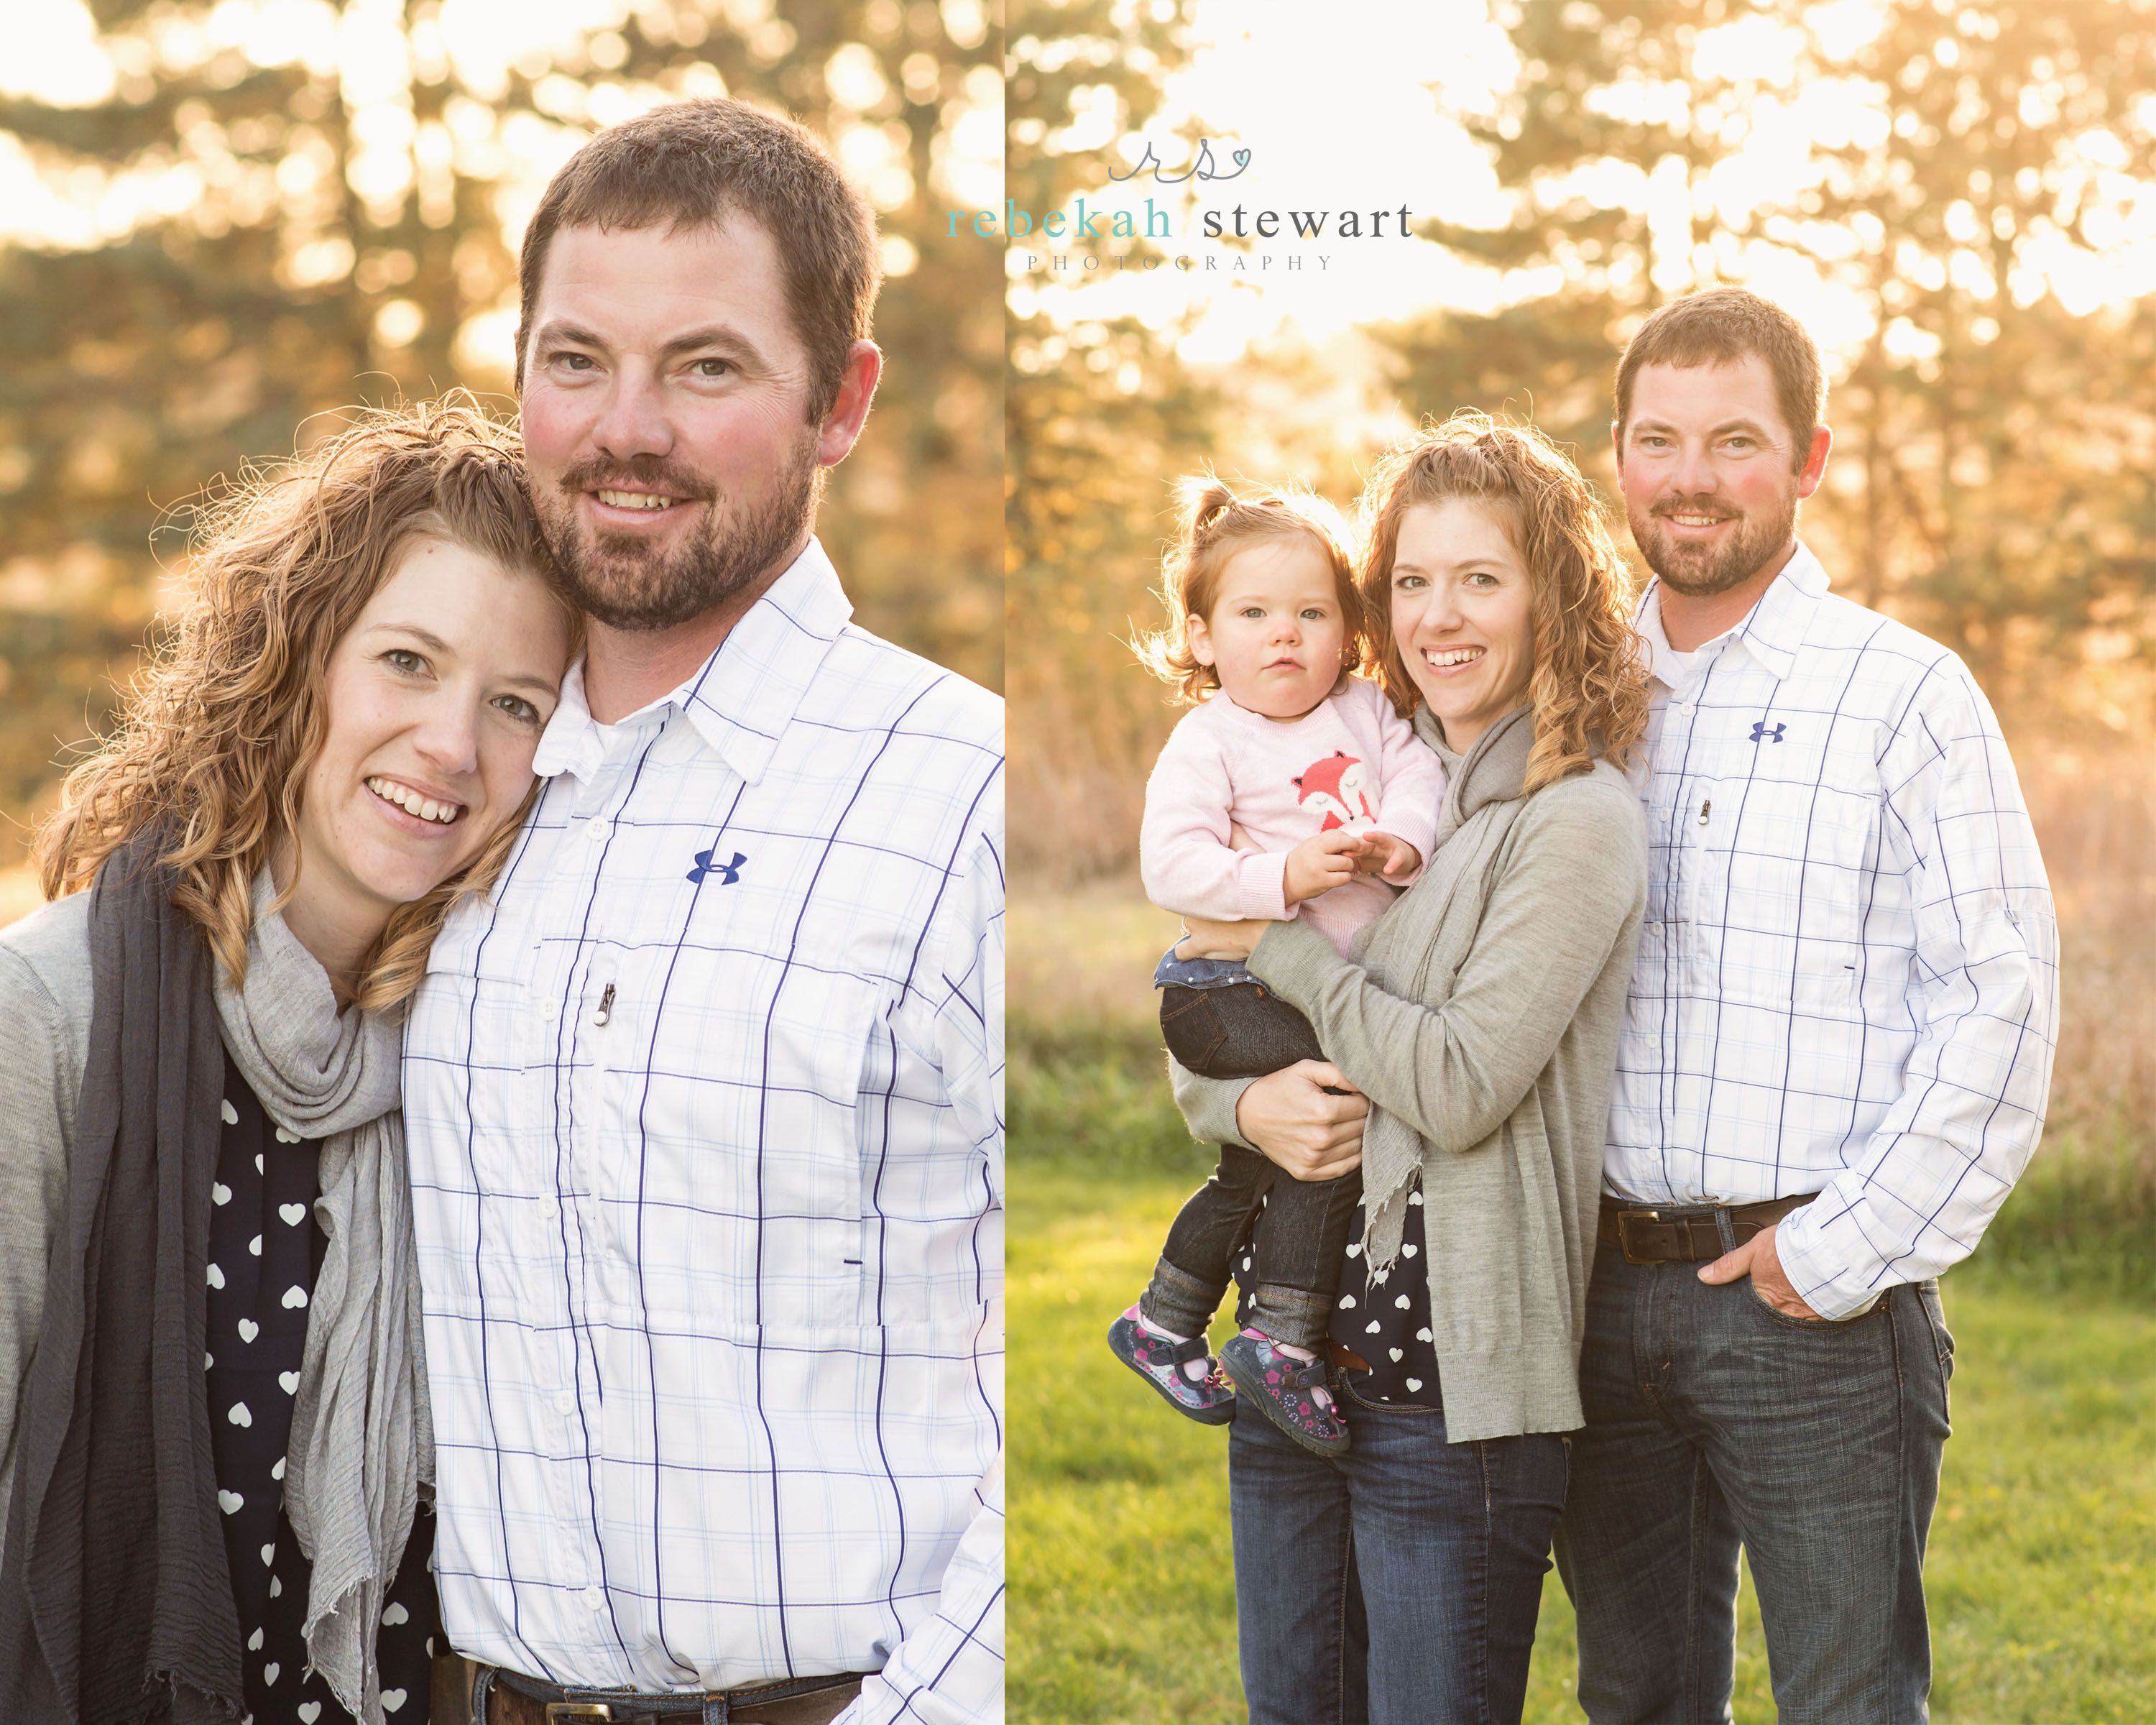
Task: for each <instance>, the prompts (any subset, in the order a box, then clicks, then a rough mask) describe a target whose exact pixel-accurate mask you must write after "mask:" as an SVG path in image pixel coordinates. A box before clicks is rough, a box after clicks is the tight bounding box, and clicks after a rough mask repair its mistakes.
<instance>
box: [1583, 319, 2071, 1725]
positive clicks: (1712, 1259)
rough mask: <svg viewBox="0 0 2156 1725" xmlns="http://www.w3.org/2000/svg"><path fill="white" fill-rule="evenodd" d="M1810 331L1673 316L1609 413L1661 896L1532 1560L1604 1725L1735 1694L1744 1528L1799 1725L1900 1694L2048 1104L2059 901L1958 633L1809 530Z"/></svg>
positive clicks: (1716, 1704) (1719, 1715) (1904, 1704)
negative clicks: (1996, 1284)
mask: <svg viewBox="0 0 2156 1725" xmlns="http://www.w3.org/2000/svg"><path fill="white" fill-rule="evenodd" d="M1825 394H1826V392H1825V384H1824V382H1823V379H1822V375H1821V371H1820V356H1819V351H1818V349H1817V347H1815V345H1814V344H1813V342H1812V340H1811V338H1810V336H1809V335H1807V334H1806V332H1805V331H1804V329H1803V327H1802V326H1800V325H1799V324H1798V323H1797V322H1796V321H1795V320H1794V318H1792V317H1790V316H1789V315H1788V314H1787V313H1786V312H1784V311H1782V310H1781V309H1780V308H1779V307H1777V306H1775V305H1771V304H1769V303H1768V301H1766V300H1763V299H1761V298H1759V297H1758V295H1754V294H1751V293H1748V292H1746V291H1744V290H1741V289H1735V288H1723V289H1717V290H1713V291H1711V292H1707V293H1701V294H1697V295H1692V296H1691V297H1690V298H1688V299H1683V300H1676V301H1674V302H1672V303H1671V304H1670V305H1665V306H1663V307H1662V308H1661V310H1659V311H1656V312H1655V313H1654V314H1653V316H1650V317H1649V318H1648V319H1647V320H1646V321H1645V323H1644V324H1643V325H1642V326H1641V327H1640V331H1639V333H1638V334H1637V335H1636V336H1635V337H1634V338H1633V340H1632V341H1631V343H1630V347H1628V348H1627V349H1626V351H1625V356H1624V359H1623V361H1622V362H1621V364H1620V366H1619V368H1618V372H1617V403H1616V408H1617V417H1616V421H1615V424H1614V426H1613V428H1612V432H1613V435H1614V440H1615V444H1616V452H1617V463H1618V470H1619V476H1620V483H1621V486H1622V489H1623V492H1624V497H1625V507H1626V510H1627V512H1628V513H1629V515H1630V519H1631V527H1632V535H1633V537H1634V539H1635V541H1636V542H1637V543H1638V545H1639V547H1640V552H1641V553H1642V554H1643V555H1644V556H1645V558H1646V561H1647V563H1648V565H1649V567H1651V568H1652V569H1653V571H1654V572H1655V577H1656V579H1655V582H1654V583H1653V584H1652V585H1651V586H1650V588H1648V590H1647V593H1646V595H1645V599H1644V601H1643V603H1642V604H1641V606H1640V614H1639V618H1638V626H1639V629H1640V633H1641V634H1642V635H1643V636H1644V637H1645V640H1646V643H1647V646H1648V649H1649V653H1650V660H1651V670H1652V674H1653V678H1654V690H1653V694H1654V701H1653V721H1652V727H1651V730H1650V737H1649V754H1650V778H1649V782H1648V783H1647V786H1646V788H1645V796H1644V801H1645V805H1646V810H1647V821H1648V839H1649V845H1650V872H1649V886H1648V900H1647V911H1646V922H1645V927H1644V928H1643V930H1642V934H1641V938H1640V956H1639V959H1638V962H1637V964H1636V967H1635V971H1634V973H1633V979H1632V986H1631V992H1630V999H1629V1002H1628V1005H1627V1009H1626V1017H1625V1030H1624V1035H1623V1040H1622V1041H1621V1043H1620V1052H1619V1056H1618V1067H1617V1082H1616V1089H1615V1091H1614V1097H1613V1100H1612V1103H1611V1108H1610V1118H1609V1137H1608V1142H1607V1147H1606V1150H1605V1153H1604V1198H1603V1200H1602V1219H1601V1230H1600V1238H1601V1244H1600V1245H1599V1249H1598V1250H1597V1254H1596V1261H1595V1267H1594V1281H1593V1284H1592V1286H1591V1290H1590V1292H1589V1309H1588V1334H1587V1341H1586V1344H1585V1348H1584V1354H1583V1357H1582V1361H1581V1371H1580V1379H1581V1393H1582V1399H1583V1401H1584V1404H1585V1408H1586V1414H1587V1420H1588V1424H1587V1426H1586V1429H1585V1430H1583V1431H1581V1432H1579V1433H1578V1434H1576V1435H1575V1436H1574V1438H1573V1466H1572V1476H1571V1486H1570V1491H1569V1493H1568V1497H1567V1500H1566V1507H1565V1516H1564V1522H1563V1529H1562V1532H1561V1534H1560V1537H1559V1542H1558V1563H1559V1565H1560V1567H1561V1568H1563V1573H1564V1578H1565V1582H1566V1585H1567V1587H1568V1589H1569V1590H1570V1592H1571V1594H1572V1598H1573V1604H1574V1605H1575V1607H1576V1608H1577V1610H1578V1620H1579V1647H1580V1679H1579V1698H1580V1702H1581V1704H1582V1706H1583V1707H1585V1709H1586V1711H1587V1714H1588V1717H1589V1719H1591V1720H1592V1721H1594V1725H1700V1722H1702V1721H1705V1720H1711V1719H1720V1720H1727V1718H1728V1717H1730V1714H1729V1703H1730V1694H1731V1690H1732V1684H1733V1663H1734V1638H1735V1602H1736V1594H1737V1581H1738V1548H1740V1546H1741V1547H1742V1548H1743V1549H1744V1550H1745V1552H1746V1553H1748V1557H1749V1560H1750V1564H1751V1570H1752V1576H1753V1582H1754V1584H1756V1586H1757V1587H1758V1593H1759V1609H1760V1615H1761V1618H1762V1620H1763V1624H1764V1627H1765V1630H1766V1640H1767V1650H1768V1661H1769V1663H1770V1666H1771V1668H1772V1675H1773V1681H1774V1700H1775V1705H1776V1707H1777V1709H1778V1711H1779V1717H1780V1718H1781V1719H1782V1721H1783V1722H1784V1725H1799V1722H1802V1725H1916V1722H1919V1721H1922V1719H1923V1718H1924V1717H1926V1712H1927V1697H1928V1692H1929V1686H1930V1679H1931V1653H1930V1640H1929V1631H1928V1625H1927V1622H1926V1619H1925V1613H1924V1594H1923V1581H1922V1561H1923V1552H1924V1542H1925V1538H1926V1535H1927V1532H1928V1530H1929V1527H1930V1525H1931V1517H1932V1510H1933V1504H1934V1502H1935V1501H1936V1499H1937V1497H1938V1479H1939V1461H1940V1455H1941V1450H1942V1447H1943V1444H1944V1442H1945V1440H1946V1436H1947V1431H1948V1425H1947V1380H1948V1377H1949V1375H1950V1374H1951V1372H1952V1368H1953V1338H1952V1337H1950V1336H1949V1335H1948V1331H1947V1327H1946V1323H1945V1321H1944V1317H1943V1312H1942V1311H1941V1308H1940V1304H1939V1296H1938V1283H1937V1281H1936V1280H1935V1278H1936V1277H1937V1276H1938V1274H1939V1272H1940V1271H1943V1270H1944V1269H1946V1268H1947V1267H1948V1266H1949V1265H1952V1264H1954V1263H1956V1262H1958V1261H1959V1260H1961V1259H1962V1258H1963V1257H1966V1256H1967V1255H1969V1252H1970V1251H1971V1250H1973V1249H1974V1246H1975V1245H1976V1243H1977V1241H1978V1240H1979V1238H1981V1236H1982V1235H1983V1233H1984V1227H1985V1225H1986V1224H1988V1223H1989V1221H1990V1219H1991V1218H1992V1216H1993V1215H1994V1214H1996V1213H1997V1211H1998V1209H1999V1204H2000V1203H2001V1202H2002V1201H2003V1200H2004V1199H2005V1197H2006V1194H2007V1193H2008V1191H2009V1190H2010V1189H2011V1188H2012V1186H2013V1184H2014V1182H2015V1179H2016V1178H2018V1177H2019V1176H2020V1173H2021V1170H2022V1168H2023V1166H2024V1164H2025V1163H2026V1161H2027V1159H2028V1158H2029V1155H2030V1152H2031V1151H2033V1150H2034V1149H2035V1146H2036V1142H2037V1139H2038V1137H2039V1136H2040V1133H2041V1131H2042V1127H2043V1118H2044V1106H2045V1099H2046V1091H2047V1090H2048V1088H2049V1086H2050V1081H2051V1055H2052V1048H2053V1044H2054V1040H2055V1038H2056V1027H2057V1023H2058V932H2057V927H2056V922H2055V920H2054V916H2053V913H2052V908H2051V893H2050V890H2049V887H2048V886H2047V884H2046V880H2045V875H2044V865H2043V860H2042V859H2041V857H2040V855H2038V853H2037V849H2036V843H2035V835H2034V834H2033V833H2032V832H2031V830H2030V824H2029V817H2028V814H2027V812H2026V810H2025V808H2024V806H2023V803H2022V800H2021V794H2020V787H2019V785H2018V783H2016V781H2015V773H2014V763H2013V762H2012V760H2011V759H2010V757H2008V755H2007V752H2006V747H2005V743H2004V742H2002V741H2001V739H2000V737H1999V725H1998V721H1997V720H1996V719H1995V718H1994V716H1993V715H1992V712H1991V709H1990V707H1989V705H1988V704H1987V703H1986V701H1985V700H1984V696H1983V693H1982V692H1981V691H1979V689H1978V688H1977V686H1976V684H1975V682H1974V680H1972V679H1971V677H1970V676H1969V671H1968V670H1967V668H1966V667H1965V666H1963V664H1962V663H1961V661H1960V660H1958V659H1957V658H1956V657H1955V656H1954V655H1953V654H1952V653H1951V652H1949V651H1948V650H1947V649H1945V648H1943V647H1942V646H1940V645H1938V644H1937V643H1936V642H1933V641H1930V640H1928V639H1925V638H1924V637H1923V636H1922V635H1920V634H1917V633H1916V632H1915V631H1914V630H1913V629H1907V628H1905V627H1904V626H1902V624H1898V623H1896V622H1893V621H1892V620H1891V619H1887V618H1885V617H1882V616H1880V615H1879V614H1876V613H1875V612H1871V611H1867V610H1866V609H1864V608H1861V607H1860V606H1857V605H1855V604H1852V603H1850V602H1849V601H1848V600H1846V599H1844V598H1838V597H1837V596H1835V594H1833V593H1830V592H1829V591H1828V583H1827V575H1826V572H1825V569H1823V568H1822V567H1820V562H1819V560H1818V559H1817V558H1816V557H1814V556H1813V554H1812V553H1811V552H1810V551H1809V550H1808V549H1807V548H1806V547H1804V545H1803V544H1802V543H1801V542H1799V540H1798V539H1797V537H1796V520H1797V510H1798V506H1799V502H1800V501H1802V500H1803V499H1804V498H1807V497H1809V496H1810V495H1812V493H1813V492H1814V491H1815V490H1817V489H1818V486H1819V484H1820V478H1821V476H1822V475H1823V474H1824V473H1825V468H1826V461H1827V452H1828V449H1829V446H1830V444H1831V443H1832V441H1833V439H1832V438H1831V436H1830V434H1829V432H1828V431H1827V429H1826V427H1825V425H1824V424H1821V419H1822V416H1823V413H1824V409H1825Z"/></svg>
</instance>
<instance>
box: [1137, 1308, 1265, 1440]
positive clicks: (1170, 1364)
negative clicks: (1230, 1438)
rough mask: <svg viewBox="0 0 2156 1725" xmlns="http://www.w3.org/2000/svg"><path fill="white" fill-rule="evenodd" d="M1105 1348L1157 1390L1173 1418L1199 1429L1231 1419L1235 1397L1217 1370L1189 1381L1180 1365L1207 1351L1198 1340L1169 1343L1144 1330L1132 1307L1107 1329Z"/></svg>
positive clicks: (1208, 1350)
mask: <svg viewBox="0 0 2156 1725" xmlns="http://www.w3.org/2000/svg"><path fill="white" fill-rule="evenodd" d="M1108 1347H1109V1348H1110V1349H1111V1351H1112V1352H1113V1353H1114V1354H1115V1356H1116V1358H1117V1359H1119V1360H1121V1361H1122V1363H1124V1364H1125V1365H1127V1366H1128V1367H1129V1368H1131V1369H1132V1371H1133V1372H1136V1373H1137V1374H1138V1376H1139V1377H1141V1378H1144V1379H1145V1381H1146V1382H1147V1383H1148V1384H1151V1385H1152V1387H1153V1388H1154V1389H1157V1390H1158V1391H1159V1392H1160V1394H1161V1399H1163V1400H1164V1401H1165V1402H1167V1404H1168V1406H1170V1407H1171V1408H1173V1409H1175V1411H1176V1412H1177V1413H1178V1414H1183V1415H1184V1416H1185V1417H1186V1418H1188V1419H1192V1420H1196V1421H1197V1422H1198V1423H1199V1425H1227V1424H1228V1422H1229V1420H1233V1419H1234V1418H1235V1392H1234V1391H1233V1390H1231V1389H1229V1388H1228V1385H1227V1383H1226V1381H1225V1380H1224V1378H1222V1377H1221V1376H1220V1374H1219V1372H1217V1371H1214V1370H1210V1369H1209V1370H1208V1371H1207V1372H1206V1373H1205V1375H1204V1377H1202V1378H1196V1379H1194V1380H1193V1378H1191V1376H1190V1374H1189V1373H1188V1372H1186V1371H1184V1370H1183V1367H1184V1366H1185V1365H1186V1364H1187V1363H1188V1362H1190V1361H1192V1360H1194V1359H1205V1358H1209V1355H1210V1353H1211V1352H1212V1350H1211V1349H1209V1348H1207V1347H1206V1345H1205V1338H1204V1337H1203V1336H1193V1337H1191V1338H1190V1339H1189V1340H1188V1342H1171V1341H1170V1340H1168V1337H1165V1336H1156V1335H1155V1334H1154V1333H1153V1332H1152V1331H1151V1330H1149V1329H1147V1327H1145V1322H1144V1320H1142V1318H1140V1317H1139V1316H1138V1309H1137V1307H1135V1306H1133V1307H1131V1309H1130V1310H1129V1311H1128V1312H1125V1313H1124V1314H1123V1315H1122V1317H1119V1318H1117V1319H1116V1321H1115V1322H1113V1323H1111V1324H1110V1325H1109V1326H1108Z"/></svg>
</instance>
